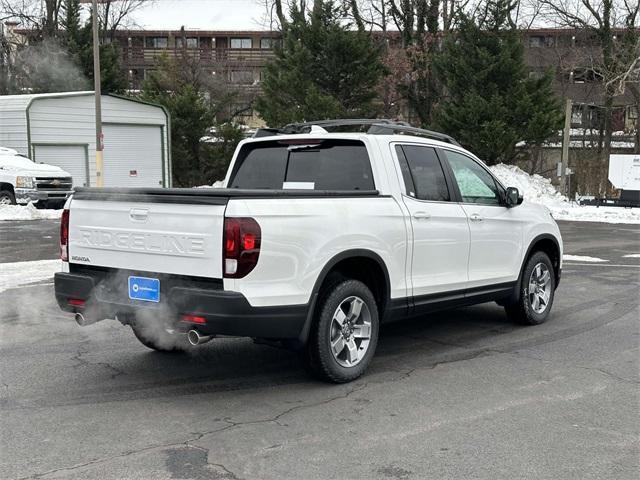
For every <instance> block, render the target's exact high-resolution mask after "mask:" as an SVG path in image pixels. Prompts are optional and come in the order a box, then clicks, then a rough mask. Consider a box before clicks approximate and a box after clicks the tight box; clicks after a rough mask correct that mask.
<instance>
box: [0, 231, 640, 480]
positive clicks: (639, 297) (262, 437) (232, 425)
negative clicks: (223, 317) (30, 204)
mask: <svg viewBox="0 0 640 480" xmlns="http://www.w3.org/2000/svg"><path fill="white" fill-rule="evenodd" d="M57 228H58V227H57V222H51V221H39V222H24V223H21V222H5V223H4V224H1V225H0V238H1V239H2V240H1V241H0V274H1V269H2V266H1V263H5V262H17V261H29V260H40V259H48V258H55V255H56V254H57V245H56V242H57ZM561 230H562V232H563V236H564V240H565V253H567V254H573V255H585V256H592V257H599V258H602V259H605V260H608V262H604V263H600V264H595V263H585V262H566V264H565V268H564V271H563V278H562V282H561V285H560V287H559V289H558V291H557V294H556V300H555V305H554V310H553V312H552V316H551V319H550V321H549V322H548V323H546V324H544V325H541V326H537V327H526V328H525V327H519V326H515V325H512V324H511V323H509V322H508V321H507V320H506V318H505V316H504V313H503V310H502V309H501V308H500V307H498V306H497V305H495V304H486V305H481V306H476V307H471V308H465V309H460V310H455V311H451V312H445V313H441V314H437V315H432V316H430V317H429V318H425V319H421V320H418V321H410V322H402V323H398V324H393V325H389V326H386V327H385V328H383V330H382V332H381V339H380V343H379V346H378V352H377V355H376V358H375V359H374V361H373V364H372V366H371V368H370V369H369V371H368V373H367V375H366V376H365V377H363V378H361V379H360V380H358V381H356V382H354V383H351V384H348V385H328V384H324V383H319V382H316V381H314V380H311V379H310V378H308V377H307V375H306V373H305V372H304V371H303V370H302V368H301V367H300V365H299V362H298V360H297V357H296V356H295V355H294V354H293V353H291V352H288V351H285V350H279V349H275V348H272V347H268V346H261V345H255V344H253V343H252V342H251V341H250V340H245V339H224V340H214V341H213V342H211V343H209V344H207V345H204V346H201V347H199V348H198V349H197V350H195V351H194V352H193V353H190V354H187V355H183V356H171V355H162V354H157V353H154V352H151V351H149V350H146V349H145V347H143V346H142V345H140V344H139V343H138V342H137V341H136V339H135V338H134V336H133V334H132V333H131V331H130V329H129V328H128V327H123V326H120V325H119V324H117V323H116V322H113V321H105V322H101V323H99V324H96V325H93V326H90V327H86V328H80V327H78V326H77V325H76V324H75V322H74V321H73V319H72V317H71V315H69V314H63V313H61V312H60V311H59V310H58V308H57V306H56V305H55V301H54V299H53V293H52V288H53V287H52V285H51V284H50V283H49V282H44V283H40V284H37V285H30V286H23V287H20V288H17V289H10V290H7V291H5V292H3V293H0V478H3V479H20V478H44V479H54V478H60V479H111V478H132V479H133V478H135V479H249V478H266V479H286V478H292V479H294V478H295V479H316V478H318V479H326V478H332V479H359V478H380V479H399V480H403V479H424V478H435V479H443V478H455V479H460V478H486V479H513V478H535V479H542V478H545V479H546V478H549V479H551V478H554V479H556V478H561V479H573V478H575V479H590V478H593V479H602V478H621V479H622V478H629V479H635V478H638V472H639V471H640V409H639V408H638V407H639V404H640V394H639V392H640V388H639V382H640V355H639V354H640V348H639V347H640V316H639V314H640V258H631V257H625V255H630V254H638V253H640V226H631V225H608V224H590V223H566V222H563V223H562V224H561ZM47 237H52V239H49V238H47Z"/></svg>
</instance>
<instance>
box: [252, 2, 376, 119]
mask: <svg viewBox="0 0 640 480" xmlns="http://www.w3.org/2000/svg"><path fill="white" fill-rule="evenodd" d="M340 17H341V14H340V9H339V7H337V6H336V5H335V4H334V2H333V1H321V0H316V2H315V3H314V7H313V10H312V11H311V12H305V11H304V10H302V9H300V8H299V7H298V6H297V5H296V4H295V3H293V4H292V6H291V9H290V18H291V19H290V21H289V22H288V23H287V24H286V25H284V26H283V32H282V33H283V40H282V45H280V46H278V47H276V51H275V53H276V57H275V60H274V61H273V62H271V63H270V64H269V65H267V67H266V69H265V70H264V73H263V81H262V91H263V94H262V95H261V96H260V97H259V98H258V100H257V102H256V108H257V110H258V112H260V115H261V116H262V118H263V119H264V120H265V121H266V122H267V123H268V124H269V125H273V126H278V125H283V124H286V123H289V122H297V121H304V120H306V121H309V120H322V119H328V118H344V117H354V116H355V117H362V116H364V117H368V116H373V115H375V113H376V109H377V107H376V105H375V103H374V100H375V98H376V91H375V87H376V86H377V85H378V83H379V81H380V79H381V77H382V76H383V75H384V74H385V68H384V66H383V64H382V61H381V49H380V48H379V47H378V46H377V45H375V44H374V42H373V40H372V38H371V36H370V35H369V34H368V33H366V32H364V31H360V30H357V31H355V30H352V29H351V28H350V27H349V26H348V25H344V24H343V23H341V21H340Z"/></svg>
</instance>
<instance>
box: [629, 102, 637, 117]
mask: <svg viewBox="0 0 640 480" xmlns="http://www.w3.org/2000/svg"><path fill="white" fill-rule="evenodd" d="M627 109H628V112H629V120H635V119H637V118H638V107H636V106H634V105H629V106H628V107H627Z"/></svg>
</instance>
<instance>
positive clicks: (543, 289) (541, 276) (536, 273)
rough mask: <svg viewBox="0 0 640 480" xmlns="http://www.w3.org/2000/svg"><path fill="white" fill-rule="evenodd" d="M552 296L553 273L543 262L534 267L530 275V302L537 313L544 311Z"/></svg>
mask: <svg viewBox="0 0 640 480" xmlns="http://www.w3.org/2000/svg"><path fill="white" fill-rule="evenodd" d="M550 298H551V273H550V272H549V268H548V267H547V266H546V265H545V264H544V263H542V262H540V263H538V264H536V266H535V267H533V271H532V272H531V276H530V277H529V303H530V304H531V308H532V309H533V311H534V312H536V313H543V312H544V311H545V310H546V309H547V307H548V306H549V299H550Z"/></svg>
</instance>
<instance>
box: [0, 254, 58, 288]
mask: <svg viewBox="0 0 640 480" xmlns="http://www.w3.org/2000/svg"><path fill="white" fill-rule="evenodd" d="M61 270H62V261H60V260H36V261H34V262H13V263H0V292H4V291H5V290H9V289H10V288H16V287H19V286H21V285H27V284H29V283H33V282H40V281H42V280H53V274H54V273H56V272H60V271H61Z"/></svg>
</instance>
